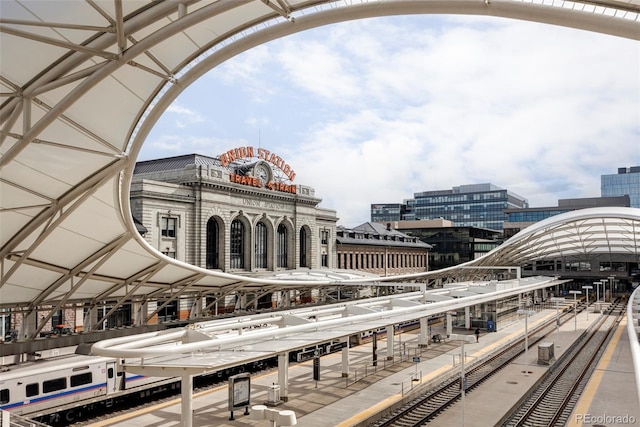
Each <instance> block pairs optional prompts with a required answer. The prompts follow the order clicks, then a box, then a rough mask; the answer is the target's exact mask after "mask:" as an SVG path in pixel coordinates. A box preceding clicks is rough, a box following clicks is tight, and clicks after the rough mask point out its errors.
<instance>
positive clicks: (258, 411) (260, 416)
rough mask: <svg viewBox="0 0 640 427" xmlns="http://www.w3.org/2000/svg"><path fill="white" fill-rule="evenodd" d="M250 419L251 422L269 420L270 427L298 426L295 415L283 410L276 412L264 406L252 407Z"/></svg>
mask: <svg viewBox="0 0 640 427" xmlns="http://www.w3.org/2000/svg"><path fill="white" fill-rule="evenodd" d="M250 419H252V420H269V421H271V426H272V427H279V426H294V425H296V424H298V420H297V419H296V413H295V412H293V411H291V410H288V409H285V410H282V411H278V410H277V409H271V408H269V407H267V406H266V405H254V406H252V407H251V414H250Z"/></svg>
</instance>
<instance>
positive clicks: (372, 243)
mask: <svg viewBox="0 0 640 427" xmlns="http://www.w3.org/2000/svg"><path fill="white" fill-rule="evenodd" d="M430 248H431V246H430V245H428V244H426V243H424V242H422V241H421V240H420V239H418V238H416V237H411V236H409V235H407V234H404V233H401V232H399V231H397V230H394V229H393V228H391V226H390V225H383V224H378V223H371V222H366V223H364V224H361V225H359V226H357V227H354V228H345V227H342V226H338V228H337V230H336V254H337V259H338V268H341V269H349V270H359V271H365V272H368V273H373V274H376V275H379V276H393V275H398V274H409V273H421V272H425V271H428V270H429V249H430Z"/></svg>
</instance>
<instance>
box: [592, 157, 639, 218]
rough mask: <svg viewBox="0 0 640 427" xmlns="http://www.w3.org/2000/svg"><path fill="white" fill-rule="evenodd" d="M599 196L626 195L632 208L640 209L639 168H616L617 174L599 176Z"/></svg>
mask: <svg viewBox="0 0 640 427" xmlns="http://www.w3.org/2000/svg"><path fill="white" fill-rule="evenodd" d="M600 195H601V196H602V197H615V196H625V195H628V196H629V199H630V203H631V205H630V206H631V207H632V208H640V166H631V167H629V168H626V167H624V168H618V173H617V174H611V175H601V176H600Z"/></svg>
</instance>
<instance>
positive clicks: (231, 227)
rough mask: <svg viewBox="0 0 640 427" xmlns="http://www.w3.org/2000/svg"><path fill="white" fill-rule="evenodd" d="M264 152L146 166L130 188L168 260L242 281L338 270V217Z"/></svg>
mask: <svg viewBox="0 0 640 427" xmlns="http://www.w3.org/2000/svg"><path fill="white" fill-rule="evenodd" d="M295 175H296V174H295V171H294V169H293V168H292V167H291V166H290V165H288V164H287V163H286V162H285V161H284V160H283V159H282V158H281V157H280V156H277V155H275V154H274V153H271V152H269V151H268V150H265V149H263V148H257V149H255V148H254V147H242V148H236V149H233V150H229V151H227V152H226V153H223V154H222V155H220V156H218V157H208V156H203V155H199V154H189V155H183V156H177V157H170V158H164V159H157V160H150V161H143V162H139V163H137V165H136V168H135V171H134V179H133V181H132V186H131V207H132V212H133V215H134V217H135V218H136V219H137V220H139V221H140V222H141V223H142V224H143V225H144V227H145V228H146V229H147V232H146V233H145V234H144V238H145V239H146V241H147V242H148V243H149V244H150V245H151V246H153V247H154V248H156V249H158V250H159V251H160V252H162V253H163V254H164V255H166V256H169V257H171V258H175V259H178V260H180V261H184V262H186V263H189V264H192V265H196V266H198V267H202V268H206V269H216V270H221V271H224V272H229V273H241V274H243V275H251V274H259V273H262V272H268V271H271V272H273V271H278V270H290V269H296V268H311V269H316V268H322V267H327V268H335V266H336V252H335V245H334V244H333V243H334V241H335V230H336V222H337V217H336V212H335V211H334V210H329V209H324V208H321V207H320V206H319V204H320V202H321V199H319V198H317V197H316V196H315V190H314V189H313V188H312V187H309V186H306V185H301V184H294V182H293V181H294V179H295Z"/></svg>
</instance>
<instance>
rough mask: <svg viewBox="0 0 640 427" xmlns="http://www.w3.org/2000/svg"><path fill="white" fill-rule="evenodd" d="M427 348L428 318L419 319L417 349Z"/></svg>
mask: <svg viewBox="0 0 640 427" xmlns="http://www.w3.org/2000/svg"><path fill="white" fill-rule="evenodd" d="M428 346H429V318H428V317H421V318H420V335H419V337H418V347H428Z"/></svg>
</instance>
